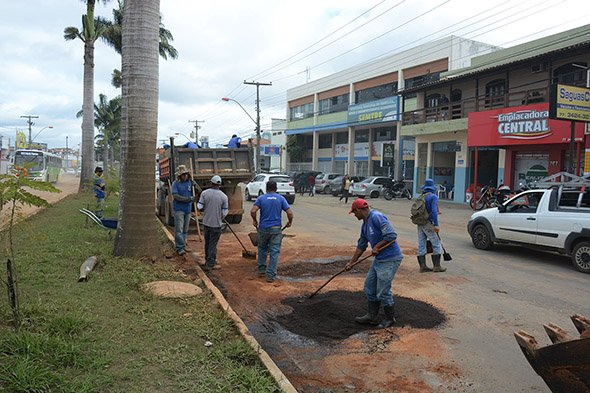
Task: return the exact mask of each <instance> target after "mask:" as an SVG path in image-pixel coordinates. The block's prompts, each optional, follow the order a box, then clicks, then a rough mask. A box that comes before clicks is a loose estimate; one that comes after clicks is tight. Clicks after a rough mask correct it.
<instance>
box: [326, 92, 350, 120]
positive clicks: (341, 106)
mask: <svg viewBox="0 0 590 393" xmlns="http://www.w3.org/2000/svg"><path fill="white" fill-rule="evenodd" d="M348 100H349V94H348V93H346V94H341V95H339V96H335V97H330V98H326V99H323V100H320V115H325V114H327V113H335V112H342V111H345V110H347V109H348Z"/></svg>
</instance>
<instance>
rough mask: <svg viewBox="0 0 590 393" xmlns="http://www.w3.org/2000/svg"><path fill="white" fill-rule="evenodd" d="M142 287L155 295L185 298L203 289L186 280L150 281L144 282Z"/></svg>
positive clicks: (201, 291) (199, 293) (200, 292)
mask: <svg viewBox="0 0 590 393" xmlns="http://www.w3.org/2000/svg"><path fill="white" fill-rule="evenodd" d="M143 288H144V289H145V290H146V291H148V292H151V293H153V294H154V295H156V296H161V297H169V298H185V297H193V296H199V295H201V294H202V293H203V290H202V289H201V288H200V287H198V286H196V285H194V284H191V283H188V282H178V281H152V282H148V283H147V284H144V286H143Z"/></svg>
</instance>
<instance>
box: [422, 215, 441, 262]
mask: <svg viewBox="0 0 590 393" xmlns="http://www.w3.org/2000/svg"><path fill="white" fill-rule="evenodd" d="M426 240H430V243H431V244H432V254H433V255H440V254H442V246H441V245H440V238H439V237H438V234H437V233H436V232H435V231H434V225H433V224H431V223H428V224H426V225H418V255H419V256H423V255H426Z"/></svg>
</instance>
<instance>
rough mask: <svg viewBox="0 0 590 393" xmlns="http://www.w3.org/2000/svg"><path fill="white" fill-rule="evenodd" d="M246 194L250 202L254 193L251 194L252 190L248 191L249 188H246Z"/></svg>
mask: <svg viewBox="0 0 590 393" xmlns="http://www.w3.org/2000/svg"><path fill="white" fill-rule="evenodd" d="M244 194H245V196H246V200H247V201H248V202H250V201H251V200H252V195H250V192H249V191H248V189H247V188H246V191H244Z"/></svg>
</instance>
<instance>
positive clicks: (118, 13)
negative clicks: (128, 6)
mask: <svg viewBox="0 0 590 393" xmlns="http://www.w3.org/2000/svg"><path fill="white" fill-rule="evenodd" d="M118 3H119V8H116V9H113V21H112V22H111V21H109V20H108V19H104V18H101V17H98V18H97V23H100V24H101V26H104V27H105V30H104V33H103V34H102V35H101V37H100V38H101V39H102V40H103V41H104V42H105V43H107V44H108V45H110V46H112V47H113V48H114V49H115V51H116V52H117V53H119V54H121V46H122V44H121V30H122V29H121V26H122V24H123V7H124V6H125V1H124V0H118ZM159 29H160V30H159V36H160V41H159V46H158V51H159V52H160V56H161V57H162V58H163V59H164V60H168V57H170V58H171V59H177V58H178V51H177V50H176V48H175V47H174V46H172V44H171V42H172V41H174V37H173V36H172V33H171V32H170V31H169V30H167V29H166V27H165V26H164V24H163V23H162V16H160V26H159ZM111 77H112V84H113V86H115V87H117V88H119V87H121V71H119V70H118V69H114V70H113V73H112V74H111Z"/></svg>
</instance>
